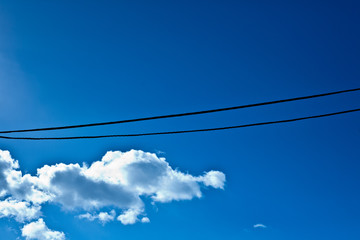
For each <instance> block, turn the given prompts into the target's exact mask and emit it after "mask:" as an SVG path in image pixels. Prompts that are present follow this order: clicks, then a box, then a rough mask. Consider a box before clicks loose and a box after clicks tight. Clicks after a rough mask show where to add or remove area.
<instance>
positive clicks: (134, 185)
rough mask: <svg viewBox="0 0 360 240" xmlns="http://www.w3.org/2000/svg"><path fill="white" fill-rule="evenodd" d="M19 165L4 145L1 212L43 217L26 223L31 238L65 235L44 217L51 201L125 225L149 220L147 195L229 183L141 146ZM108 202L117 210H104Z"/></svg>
mask: <svg viewBox="0 0 360 240" xmlns="http://www.w3.org/2000/svg"><path fill="white" fill-rule="evenodd" d="M18 169H19V164H18V162H17V161H16V160H14V159H12V158H11V156H10V153H9V152H8V151H2V150H0V197H1V199H2V200H1V201H0V218H2V217H10V218H14V219H15V220H16V221H18V222H22V223H23V222H26V221H31V220H34V219H38V221H36V222H32V223H29V224H27V225H25V226H24V228H23V229H22V234H23V236H25V237H26V238H27V239H65V235H64V234H63V233H61V232H57V231H52V230H50V229H48V228H47V226H46V225H45V223H44V221H43V219H41V218H40V219H39V217H40V216H41V211H40V210H41V205H42V204H43V203H46V202H47V203H56V204H60V205H61V206H62V208H63V209H65V210H71V211H86V212H85V213H83V214H81V215H79V216H78V217H79V218H80V219H87V220H90V221H94V220H97V221H99V222H101V223H102V224H105V223H106V222H109V221H114V220H115V219H116V220H118V221H120V222H121V223H122V224H125V225H126V224H134V223H136V222H143V223H148V222H150V219H149V218H148V217H146V214H145V207H144V203H143V201H142V200H141V198H140V197H141V196H142V197H149V198H151V199H152V201H153V202H161V203H165V202H171V201H179V200H191V199H192V198H200V197H201V196H202V192H201V188H202V187H203V186H206V187H213V188H217V189H223V188H224V184H225V175H224V173H222V172H219V171H209V172H207V173H204V174H203V175H201V176H192V175H190V174H187V173H183V172H180V171H178V170H174V169H172V168H171V167H170V165H169V164H168V163H167V162H166V160H165V158H162V157H158V156H156V155H155V154H152V153H147V152H143V151H140V150H139V151H137V150H131V151H128V152H120V151H111V152H107V153H106V154H105V156H104V157H103V158H102V159H101V161H96V162H94V163H92V164H91V165H90V166H87V165H85V164H84V165H83V166H80V165H79V164H63V163H59V164H56V165H52V166H48V165H45V166H43V167H42V168H40V169H38V170H37V174H36V176H31V175H29V174H25V175H23V174H22V172H21V171H20V170H18ZM105 207H106V208H113V210H111V211H110V212H104V211H102V212H99V211H101V209H102V208H105ZM116 211H118V212H119V215H118V216H117V217H116Z"/></svg>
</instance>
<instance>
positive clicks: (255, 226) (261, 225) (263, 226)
mask: <svg viewBox="0 0 360 240" xmlns="http://www.w3.org/2000/svg"><path fill="white" fill-rule="evenodd" d="M253 227H254V228H267V226H265V225H264V224H261V223H258V224H255V225H254V226H253Z"/></svg>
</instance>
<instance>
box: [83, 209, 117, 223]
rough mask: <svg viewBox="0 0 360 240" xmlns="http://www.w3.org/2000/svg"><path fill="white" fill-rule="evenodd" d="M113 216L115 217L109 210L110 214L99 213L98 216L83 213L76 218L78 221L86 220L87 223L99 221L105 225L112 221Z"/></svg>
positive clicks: (113, 211)
mask: <svg viewBox="0 0 360 240" xmlns="http://www.w3.org/2000/svg"><path fill="white" fill-rule="evenodd" d="M115 215H116V212H115V210H111V211H110V213H107V212H100V213H99V214H90V213H85V214H81V215H79V216H78V217H79V218H80V219H87V220H89V221H94V220H99V221H100V222H101V223H102V224H105V223H107V222H111V221H114V219H115Z"/></svg>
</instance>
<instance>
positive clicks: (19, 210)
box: [0, 198, 41, 222]
mask: <svg viewBox="0 0 360 240" xmlns="http://www.w3.org/2000/svg"><path fill="white" fill-rule="evenodd" d="M40 214H41V212H40V206H31V205H30V203H28V202H20V201H18V200H14V199H10V198H8V199H6V200H4V201H1V202H0V218H3V217H12V218H15V220H16V221H18V222H25V221H30V220H32V219H36V218H39V216H40Z"/></svg>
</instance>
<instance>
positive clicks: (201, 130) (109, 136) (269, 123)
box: [0, 108, 360, 140]
mask: <svg viewBox="0 0 360 240" xmlns="http://www.w3.org/2000/svg"><path fill="white" fill-rule="evenodd" d="M357 111H360V108H357V109H352V110H346V111H341V112H333V113H327V114H321V115H313V116H307V117H300V118H292V119H286V120H278V121H270V122H260V123H250V124H243V125H237V126H227V127H217V128H205V129H193V130H180V131H169V132H150V133H132V134H118V135H98V136H74V137H73V136H71V137H10V136H0V138H3V139H18V140H72V139H95V138H118V137H140V136H154V135H169V134H181V133H195V132H210V131H220V130H227V129H235V128H246V127H255V126H262V125H271V124H279V123H288V122H296V121H301V120H306V119H314V118H323V117H329V116H335V115H340V114H345V113H352V112H357Z"/></svg>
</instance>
